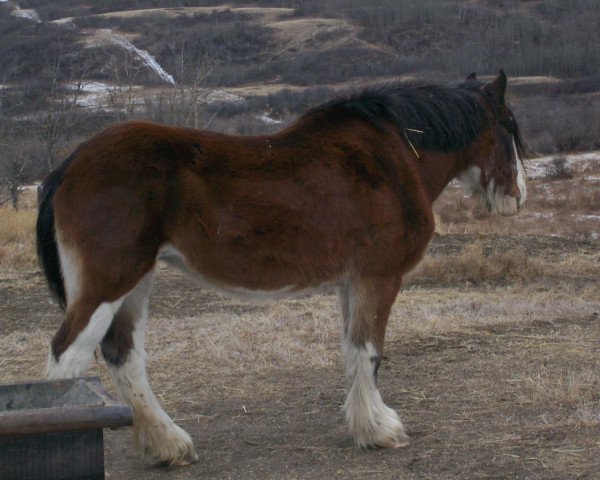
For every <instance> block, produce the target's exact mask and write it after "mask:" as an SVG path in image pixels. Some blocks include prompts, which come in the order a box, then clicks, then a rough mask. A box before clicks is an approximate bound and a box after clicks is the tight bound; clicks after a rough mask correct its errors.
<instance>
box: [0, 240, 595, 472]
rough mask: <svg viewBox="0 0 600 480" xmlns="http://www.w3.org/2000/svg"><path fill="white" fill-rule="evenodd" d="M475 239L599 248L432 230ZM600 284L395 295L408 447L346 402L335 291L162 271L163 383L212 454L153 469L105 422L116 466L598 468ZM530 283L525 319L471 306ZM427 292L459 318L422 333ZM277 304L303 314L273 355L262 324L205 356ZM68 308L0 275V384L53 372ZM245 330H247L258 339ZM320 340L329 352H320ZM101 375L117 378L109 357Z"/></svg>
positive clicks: (155, 315)
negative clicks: (358, 422)
mask: <svg viewBox="0 0 600 480" xmlns="http://www.w3.org/2000/svg"><path fill="white" fill-rule="evenodd" d="M474 241H478V242H481V243H482V247H483V251H484V252H485V253H486V255H491V254H493V253H494V252H497V251H502V252H505V251H509V250H513V249H521V250H522V251H525V252H526V253H527V254H528V255H530V256H532V257H535V258H539V259H544V260H546V261H549V262H558V261H559V259H560V258H563V257H564V256H565V255H569V254H571V255H572V254H577V255H579V256H581V257H582V258H584V257H586V258H592V259H597V252H598V242H597V241H592V240H567V239H563V238H552V237H529V236H521V237H518V236H486V237H481V238H477V237H475V236H472V235H444V236H439V237H436V238H435V239H434V241H433V243H432V245H431V248H430V255H447V256H449V257H453V256H456V255H458V252H460V251H461V249H462V248H463V247H464V246H465V245H468V244H471V243H473V242H474ZM599 283H600V281H599V280H598V276H597V275H596V274H595V273H594V272H593V271H590V270H587V271H584V272H583V273H580V274H573V272H570V273H569V272H567V273H565V274H564V275H563V274H561V273H560V272H558V273H556V272H554V273H553V274H552V275H541V276H538V277H536V278H534V279H532V280H531V281H525V282H521V283H519V284H517V285H512V284H511V282H503V281H496V282H491V283H489V282H488V283H481V284H472V283H469V282H464V283H461V284H457V285H454V286H448V285H444V282H439V281H436V280H435V279H434V280H431V279H429V280H427V279H424V280H421V281H419V280H418V279H417V280H416V283H414V284H413V285H411V286H407V287H406V288H405V289H404V291H403V292H402V293H401V295H400V298H399V301H398V302H397V304H396V306H395V308H394V312H395V313H394V315H395V317H394V316H393V318H392V322H394V323H395V324H394V325H393V326H390V335H389V336H388V343H387V346H386V354H385V357H384V361H383V363H382V367H381V370H380V375H379V385H380V389H381V392H382V396H383V398H384V400H385V401H386V403H388V405H390V406H392V407H393V408H395V409H397V410H398V411H399V413H400V415H401V417H402V419H403V421H404V423H405V425H406V428H407V431H408V433H409V435H410V437H411V444H410V446H409V447H407V448H404V449H401V450H397V451H389V450H369V451H361V450H359V449H358V448H356V447H355V446H354V445H353V442H352V440H351V439H350V437H349V436H348V434H347V432H346V427H345V424H344V421H343V416H342V413H341V406H342V403H343V399H344V385H343V378H342V366H341V361H340V359H339V357H340V355H339V353H337V347H338V345H337V344H338V343H339V341H338V340H337V339H336V329H337V328H339V325H338V324H339V316H337V317H336V311H335V309H336V301H335V298H333V295H324V296H323V298H322V299H319V300H318V301H314V300H310V299H307V300H294V301H290V302H284V303H283V305H282V306H281V305H280V306H278V307H273V306H262V305H259V306H257V305H247V304H243V303H239V302H234V301H229V300H224V299H222V298H221V297H219V296H217V295H216V294H214V293H212V292H207V291H202V290H200V289H198V287H196V286H195V285H194V284H193V283H192V282H190V281H188V280H187V279H185V278H183V277H181V276H180V275H179V274H178V273H176V272H173V271H172V270H168V269H166V268H161V269H159V271H158V274H157V277H156V281H155V285H154V293H153V296H152V303H151V324H152V325H153V327H152V328H151V329H150V331H149V335H148V350H149V352H148V355H149V361H148V365H149V373H150V378H151V383H152V385H153V387H154V390H155V392H156V394H157V396H158V397H159V399H160V401H161V403H162V404H163V405H164V407H165V409H166V410H167V411H168V412H169V414H170V415H172V416H173V418H174V419H176V421H177V423H178V424H179V425H181V426H182V427H183V428H184V429H186V430H187V431H188V432H189V433H190V434H191V436H192V438H193V440H194V442H195V445H196V448H197V450H198V453H199V455H200V461H199V462H198V463H197V464H195V465H192V466H189V467H184V468H177V469H169V468H155V467H151V466H150V465H147V464H145V463H143V462H141V461H140V460H138V459H137V458H135V457H134V454H133V451H132V449H131V446H130V432H129V430H128V429H122V430H117V431H106V432H105V446H106V448H105V457H106V460H105V462H106V469H107V478H110V479H112V480H117V479H127V480H131V479H137V478H143V479H154V478H161V479H171V478H172V479H176V478H177V479H179V478H205V479H209V478H210V479H242V478H244V479H245V478H259V479H282V478H286V479H296V478H298V479H300V478H302V479H319V480H321V479H329V478H340V479H341V478H361V479H363V478H364V479H390V478H406V479H413V478H415V479H416V478H427V479H429V478H436V479H447V478H469V479H471V478H511V479H517V478H527V479H555V478H556V479H559V478H560V479H563V478H564V479H570V478H589V479H592V478H599V477H600V382H599V379H598V372H599V371H600V368H599V367H600V319H599V317H598V315H599V311H600V301H599V299H600V284H599ZM523 295H524V297H525V298H532V299H534V298H538V296H539V295H544V296H543V297H539V298H541V299H544V300H543V301H540V302H541V305H537V306H536V307H535V308H534V307H524V308H526V309H531V311H526V310H524V311H525V312H526V313H523V314H522V316H523V317H526V318H514V319H513V318H508V317H510V316H511V315H512V313H511V312H512V310H506V311H507V312H508V314H507V315H508V317H506V316H505V317H503V316H502V315H493V318H489V319H487V320H486V321H485V322H480V321H478V322H470V321H469V318H470V317H469V310H475V309H480V308H483V306H485V304H490V303H493V302H496V303H498V302H502V301H504V302H506V303H507V304H510V303H518V301H522V300H517V299H522V298H523V297H522V296H523ZM427 299H429V300H431V301H432V302H434V303H435V302H439V303H444V302H447V304H446V307H444V308H447V310H448V311H449V312H450V313H448V314H445V315H447V316H448V317H452V316H453V315H454V316H455V317H456V318H449V322H450V323H449V326H448V328H444V327H436V328H429V329H421V330H420V329H419V328H415V327H414V326H413V327H411V326H410V325H412V324H411V323H410V322H409V323H408V324H406V325H408V326H406V325H404V326H403V324H402V322H401V321H398V319H397V318H396V317H398V318H401V317H402V316H403V315H406V314H407V315H412V316H417V317H418V316H419V314H418V313H414V312H416V311H417V310H411V308H413V307H412V306H411V305H412V304H413V303H416V304H421V303H424V302H425V301H426V300H427ZM460 299H468V300H464V301H462V300H461V301H460V302H459V301H458V300H460ZM311 302H312V303H311ZM453 302H454V303H453ZM457 302H458V303H457ZM461 302H462V303H461ZM478 302H480V303H481V305H479V303H478ZM567 304H568V306H565V305H567ZM482 305H483V306H482ZM417 306H419V305H417ZM488 306H489V305H488ZM506 308H507V309H508V308H509V307H508V306H507V307H506ZM273 309H275V310H273ZM315 309H317V310H319V309H321V310H323V311H324V315H325V316H326V317H327V318H328V317H329V316H333V317H335V318H333V319H332V320H331V324H327V325H325V326H324V329H325V330H327V331H329V330H330V331H331V332H330V333H328V334H327V335H326V336H325V337H324V338H323V341H322V342H319V341H318V338H321V337H318V336H314V335H313V336H312V337H310V336H309V337H306V334H305V332H304V331H303V330H300V327H295V326H294V324H293V322H295V321H296V320H297V319H300V320H302V319H305V320H306V319H307V320H306V321H308V322H310V321H311V320H310V319H311V318H312V317H311V316H310V315H311V311H313V310H315ZM443 311H445V310H443ZM269 312H270V313H269ZM295 312H296V313H295ZM481 312H483V310H481V311H479V310H478V311H477V312H475V313H476V315H475V316H476V317H481V316H482V314H481ZM267 313H269V315H271V314H272V316H269V317H268V319H270V320H269V321H272V318H275V317H282V318H289V319H291V320H290V322H291V323H290V325H288V326H287V327H286V328H287V330H273V332H275V333H273V341H272V344H273V345H272V349H273V351H274V353H273V356H272V357H268V351H269V349H270V348H271V345H270V344H269V343H270V342H269V341H266V342H265V341H263V340H262V337H260V338H256V337H254V338H253V339H252V338H251V340H249V342H250V343H249V345H250V347H249V350H248V351H244V350H237V349H235V348H233V347H231V346H229V345H230V344H229V343H227V342H228V341H231V339H225V340H224V342H225V348H226V350H225V351H224V352H220V353H219V355H222V357H219V358H216V357H213V358H211V357H210V356H209V357H206V356H204V357H202V356H201V357H197V356H195V355H197V353H196V352H195V349H196V350H197V349H199V347H198V345H199V344H198V343H197V340H194V339H196V337H195V335H196V334H197V333H198V331H201V329H202V328H208V329H212V328H213V327H214V326H215V325H217V326H218V324H219V322H235V321H237V319H242V320H244V321H245V322H246V321H247V320H246V319H254V318H262V317H261V316H264V315H266V314H267ZM434 314H435V315H437V313H436V311H434ZM519 315H521V314H519ZM203 318H208V320H207V321H208V322H209V323H208V324H206V325H204V324H203ZM315 318H316V319H317V320H314V321H315V322H317V321H320V320H319V318H320V317H318V316H317V317H315ZM60 319H61V315H60V313H59V311H58V309H57V307H56V306H54V305H51V304H50V303H49V300H48V294H47V291H46V288H45V285H44V283H43V279H42V278H41V275H40V274H39V273H38V272H34V271H32V272H22V271H21V272H14V271H13V272H2V274H1V275H0V331H2V332H3V336H4V343H3V344H2V348H3V349H4V353H3V354H2V355H1V356H0V359H1V360H0V382H7V381H15V380H17V379H21V380H23V379H25V378H35V377H40V376H41V373H42V371H43V363H44V359H45V356H46V348H47V347H46V346H47V343H48V341H49V338H50V337H51V335H52V333H53V331H54V330H55V329H56V328H57V326H58V324H59V322H60ZM211 319H213V320H214V321H215V322H216V323H214V324H213V323H210V322H211V321H212V320H211ZM413 320H414V319H413ZM417 320H418V319H417ZM423 321H425V320H423ZM177 325H181V329H180V330H181V331H182V332H183V333H182V334H181V335H182V338H178V339H177V341H174V339H172V338H171V337H170V334H171V333H172V332H173V331H174V330H173V328H175V327H177ZM195 325H197V328H198V330H197V331H196V330H195V329H196V327H195ZM261 325H262V324H261ZM223 328H224V326H223ZM256 328H257V329H260V328H263V326H258V327H256ZM296 328H298V331H297V332H296ZM317 329H318V326H317ZM249 332H250V333H248V332H245V331H244V332H241V333H239V335H240V336H245V335H247V336H249V337H252V335H254V334H253V333H252V329H250V330H249ZM281 332H284V333H281ZM202 335H204V333H203V334H202ZM206 335H208V334H206ZM227 335H228V336H229V337H231V336H235V335H236V332H235V331H233V333H228V334H227ZM256 335H259V334H258V333H257V334H256ZM284 335H287V336H289V337H291V338H292V339H293V337H294V336H296V335H297V336H299V337H302V338H301V341H303V342H305V343H306V344H307V347H306V348H307V349H306V350H305V351H301V352H295V351H293V348H292V347H290V346H289V345H293V344H289V343H286V344H285V345H288V347H281V346H280V345H279V344H278V343H277V342H278V341H279V339H278V338H276V336H284ZM321 335H322V332H321ZM210 338H211V339H212V338H213V337H210ZM211 341H212V340H211ZM236 341H237V342H240V341H241V340H240V339H237V340H236ZM190 342H191V343H190ZM194 342H196V343H194ZM261 343H263V344H264V343H266V345H261ZM321 343H322V344H321ZM195 345H196V346H195ZM200 346H201V345H200ZM323 346H324V347H326V350H323V352H324V353H323V354H322V357H323V358H322V359H321V360H319V359H316V358H315V357H316V356H318V355H320V354H319V353H318V352H320V351H321V350H319V348H323ZM286 348H287V351H286ZM275 349H278V351H277V352H275ZM171 350H173V351H172V352H171ZM164 352H167V353H164ZM168 352H171V353H168ZM215 352H217V351H216V350H215ZM265 352H267V353H265ZM165 355H167V356H165ZM168 355H172V356H168ZM265 355H267V356H266V357H265ZM286 355H288V356H289V359H288V357H286ZM15 356H16V357H17V359H16V362H15V361H14V357H15ZM233 357H239V362H237V360H236V361H234V360H235V359H234V358H233ZM9 358H10V361H9ZM255 358H256V361H255V360H254V359H255ZM265 358H267V360H266V361H265V360H264V359H265ZM236 362H237V363H236ZM91 373H92V374H99V375H101V376H102V378H103V381H104V383H105V384H106V385H108V386H109V388H110V381H109V380H108V379H107V377H106V374H105V371H104V368H103V366H102V365H101V362H99V364H98V365H94V366H93V368H92V371H91Z"/></svg>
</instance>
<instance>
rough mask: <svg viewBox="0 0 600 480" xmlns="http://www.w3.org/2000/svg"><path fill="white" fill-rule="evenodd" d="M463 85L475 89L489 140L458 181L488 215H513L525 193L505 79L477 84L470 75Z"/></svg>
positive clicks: (520, 148)
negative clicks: (486, 112)
mask: <svg viewBox="0 0 600 480" xmlns="http://www.w3.org/2000/svg"><path fill="white" fill-rule="evenodd" d="M467 84H472V85H473V86H477V89H478V96H480V97H481V104H482V105H483V106H484V108H486V109H487V110H488V120H489V126H490V132H491V136H492V140H491V145H488V146H487V147H486V148H484V149H483V154H479V153H478V154H477V155H476V158H475V160H474V162H473V164H472V165H471V166H470V167H469V168H468V169H467V170H466V171H465V172H463V173H462V174H461V176H460V177H459V178H460V180H461V181H462V182H463V183H466V184H467V186H468V187H469V188H470V189H471V190H472V192H473V193H475V194H476V195H477V196H479V197H480V198H481V199H482V200H483V203H484V205H485V207H486V208H487V209H488V211H490V212H493V213H498V214H500V215H514V214H515V213H517V212H518V211H519V210H521V209H522V208H523V205H525V199H526V197H527V191H526V186H525V170H524V168H523V164H522V160H521V153H522V152H523V143H522V140H521V136H520V133H519V127H518V125H517V122H516V120H515V118H514V116H513V114H512V112H511V110H510V108H509V107H508V105H507V104H506V102H505V100H504V92H505V90H506V75H505V74H504V72H503V71H502V70H500V73H499V74H498V76H497V77H496V78H495V79H494V80H493V81H492V82H490V83H479V82H477V80H476V78H475V74H474V73H472V74H471V75H469V76H468V77H467Z"/></svg>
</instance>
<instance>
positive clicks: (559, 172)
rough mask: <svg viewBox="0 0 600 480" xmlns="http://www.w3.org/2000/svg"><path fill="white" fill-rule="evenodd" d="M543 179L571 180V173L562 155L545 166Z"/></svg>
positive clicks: (565, 158)
mask: <svg viewBox="0 0 600 480" xmlns="http://www.w3.org/2000/svg"><path fill="white" fill-rule="evenodd" d="M545 177H546V178H551V179H553V180H564V179H566V178H573V172H572V171H571V167H570V166H569V161H568V160H567V157H565V156H564V155H557V156H555V157H554V158H553V159H552V161H551V162H550V163H549V164H548V165H547V166H546V172H545Z"/></svg>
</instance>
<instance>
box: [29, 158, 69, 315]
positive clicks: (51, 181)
mask: <svg viewBox="0 0 600 480" xmlns="http://www.w3.org/2000/svg"><path fill="white" fill-rule="evenodd" d="M73 157H74V155H71V156H70V157H69V158H68V159H67V160H66V161H64V162H63V163H62V165H60V166H59V167H58V168H57V169H56V170H54V171H53V172H52V173H51V174H50V175H48V177H47V178H46V180H44V183H42V185H41V186H40V190H39V194H38V200H39V202H38V204H39V207H38V218H37V222H36V226H35V229H36V240H37V253H38V258H39V260H40V264H41V266H42V269H43V271H44V274H45V275H46V281H47V282H48V287H49V288H50V292H51V293H52V295H53V296H54V298H55V299H56V300H57V301H58V304H59V305H60V307H61V308H62V309H63V310H64V309H65V307H66V304H67V299H66V294H65V284H64V280H63V276H62V272H61V269H60V257H59V255H58V246H57V244H56V238H55V233H54V206H53V204H52V200H53V198H54V194H55V193H56V190H57V189H58V187H59V186H60V184H61V183H62V181H63V178H64V175H65V170H66V168H67V167H68V165H69V164H70V163H71V160H72V159H73Z"/></svg>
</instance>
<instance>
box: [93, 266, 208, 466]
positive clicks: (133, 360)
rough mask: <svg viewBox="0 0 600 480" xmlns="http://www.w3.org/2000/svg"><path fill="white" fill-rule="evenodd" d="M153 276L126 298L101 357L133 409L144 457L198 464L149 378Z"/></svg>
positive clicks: (136, 435)
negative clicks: (146, 343) (146, 336)
mask: <svg viewBox="0 0 600 480" xmlns="http://www.w3.org/2000/svg"><path fill="white" fill-rule="evenodd" d="M151 281H152V273H149V274H147V275H146V276H145V277H144V278H143V279H142V280H141V281H140V282H139V283H138V285H137V287H136V288H135V289H134V290H133V292H132V293H131V294H130V295H128V296H127V298H126V299H125V301H124V302H123V304H122V306H121V308H120V309H119V311H118V312H117V313H116V315H115V318H114V321H113V323H112V326H111V328H110V330H109V331H108V332H107V334H106V336H105V337H104V340H103V341H102V355H103V356H104V358H105V360H106V363H107V365H108V367H109V370H110V372H111V375H112V378H113V380H114V382H115V385H116V386H117V389H118V391H119V395H120V396H121V398H122V399H123V400H124V401H125V402H127V403H128V404H129V405H131V407H132V409H133V428H134V443H135V445H136V447H137V448H138V450H139V451H140V453H142V455H143V456H145V457H147V458H149V459H151V460H152V461H155V462H158V463H161V464H169V465H186V464H189V463H191V462H195V461H197V460H198V456H197V455H196V452H195V450H194V446H193V444H192V439H191V438H190V436H189V435H188V434H187V433H186V432H185V431H184V430H182V429H181V428H180V427H178V426H177V425H175V423H174V422H173V420H171V418H169V416H168V415H167V414H166V413H165V412H164V410H163V409H162V408H161V407H160V405H159V404H158V401H157V400H156V397H155V396H154V393H152V390H151V388H150V385H149V384H148V378H147V376H146V366H145V357H146V352H145V350H144V334H145V329H146V320H147V316H148V293H149V289H150V284H151Z"/></svg>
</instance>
